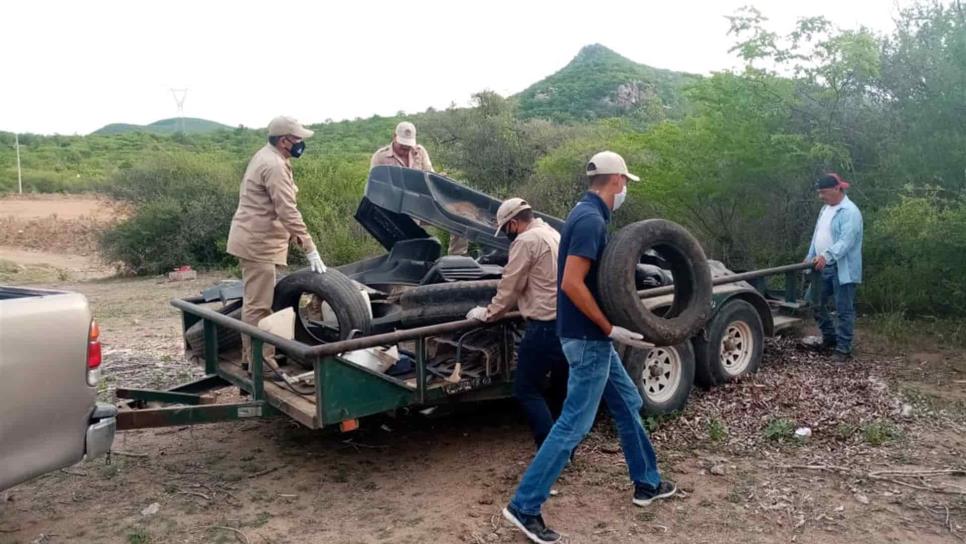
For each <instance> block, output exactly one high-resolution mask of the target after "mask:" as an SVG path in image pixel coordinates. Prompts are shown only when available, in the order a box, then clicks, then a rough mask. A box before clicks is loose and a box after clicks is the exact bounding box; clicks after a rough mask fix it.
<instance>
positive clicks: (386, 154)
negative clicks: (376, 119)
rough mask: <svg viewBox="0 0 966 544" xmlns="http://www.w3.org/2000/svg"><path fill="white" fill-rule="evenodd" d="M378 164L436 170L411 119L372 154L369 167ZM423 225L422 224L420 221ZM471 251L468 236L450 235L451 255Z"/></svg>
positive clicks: (397, 127)
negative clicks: (418, 140) (420, 143)
mask: <svg viewBox="0 0 966 544" xmlns="http://www.w3.org/2000/svg"><path fill="white" fill-rule="evenodd" d="M376 166H402V167H405V168H412V169H414V170H422V171H423V172H436V170H433V163H432V161H430V160H429V152H427V151H426V148H425V147H423V146H421V145H419V144H418V143H416V125H414V124H412V123H410V122H409V121H401V122H400V123H399V124H398V125H396V130H394V131H393V134H392V142H390V143H389V145H387V146H385V147H380V148H379V149H378V150H376V152H375V153H373V154H372V159H370V160H369V168H375V167H376ZM420 225H421V226H422V224H421V223H420ZM468 251H469V241H467V240H466V238H462V237H460V236H456V235H455V234H451V235H450V237H449V251H448V253H449V254H450V255H466V253H467V252H468Z"/></svg>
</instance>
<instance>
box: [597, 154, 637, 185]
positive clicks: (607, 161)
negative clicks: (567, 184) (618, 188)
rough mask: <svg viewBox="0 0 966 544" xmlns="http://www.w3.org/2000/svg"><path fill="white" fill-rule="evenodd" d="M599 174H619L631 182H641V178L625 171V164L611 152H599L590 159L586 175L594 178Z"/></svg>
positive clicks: (622, 158) (622, 159) (621, 158)
mask: <svg viewBox="0 0 966 544" xmlns="http://www.w3.org/2000/svg"><path fill="white" fill-rule="evenodd" d="M599 174H621V175H623V176H627V179H629V180H631V181H641V178H639V177H637V176H635V175H634V174H631V173H630V172H628V171H627V163H625V162H624V157H621V156H620V155H618V154H617V153H614V152H613V151H601V152H600V153H598V154H596V155H594V156H593V157H591V158H590V161H589V162H588V163H587V175H588V176H596V175H599Z"/></svg>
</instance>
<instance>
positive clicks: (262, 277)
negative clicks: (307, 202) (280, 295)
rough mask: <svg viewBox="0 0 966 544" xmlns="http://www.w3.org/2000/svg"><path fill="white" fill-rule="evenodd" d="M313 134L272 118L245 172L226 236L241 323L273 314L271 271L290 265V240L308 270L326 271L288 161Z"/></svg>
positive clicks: (246, 352)
mask: <svg viewBox="0 0 966 544" xmlns="http://www.w3.org/2000/svg"><path fill="white" fill-rule="evenodd" d="M312 134H313V132H312V131H311V130H309V129H307V128H305V127H303V126H302V125H301V124H299V122H298V121H296V120H295V119H293V118H291V117H284V116H283V117H276V118H275V119H272V122H271V123H269V124H268V143H267V144H266V145H265V146H264V147H262V148H261V149H260V150H258V152H257V153H255V156H254V157H252V160H251V161H249V163H248V168H246V169H245V175H244V176H243V177H242V182H241V187H240V189H239V194H238V209H237V210H235V215H234V217H233V218H232V220H231V230H230V231H229V233H228V253H229V254H231V255H234V256H235V257H238V263H239V265H240V266H241V273H242V283H243V284H244V289H245V290H244V298H243V306H242V321H244V322H245V323H248V324H249V325H253V326H258V322H259V321H261V320H262V319H264V318H266V317H268V316H269V315H271V314H272V299H273V297H274V294H275V271H276V270H275V269H276V267H282V266H285V265H286V263H287V261H288V247H289V243H290V241H294V242H295V243H296V245H298V246H299V247H300V248H301V249H302V251H304V252H305V256H306V258H307V259H308V261H309V267H310V268H311V269H312V270H313V271H315V272H318V273H324V272H325V264H324V263H323V262H322V258H321V257H320V256H319V252H318V250H317V249H316V248H315V243H314V242H313V241H312V236H311V235H310V234H309V231H308V228H306V226H305V222H304V221H303V220H302V214H301V213H299V210H298V208H297V207H296V205H295V195H296V193H298V187H296V186H295V180H294V178H293V177H292V163H291V159H292V158H296V159H297V158H299V157H301V156H302V153H303V152H304V151H305V138H308V137H310V136H312ZM242 352H243V360H244V362H245V363H250V362H251V338H249V337H248V336H244V335H243V336H242ZM263 354H264V356H265V360H266V361H267V362H268V363H269V365H272V366H274V365H273V363H274V357H275V347H274V346H271V345H268V344H265V346H264V350H263Z"/></svg>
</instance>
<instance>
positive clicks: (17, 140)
mask: <svg viewBox="0 0 966 544" xmlns="http://www.w3.org/2000/svg"><path fill="white" fill-rule="evenodd" d="M13 141H14V147H16V148H17V192H18V193H19V194H23V176H22V175H21V174H20V134H18V133H16V132H14V133H13Z"/></svg>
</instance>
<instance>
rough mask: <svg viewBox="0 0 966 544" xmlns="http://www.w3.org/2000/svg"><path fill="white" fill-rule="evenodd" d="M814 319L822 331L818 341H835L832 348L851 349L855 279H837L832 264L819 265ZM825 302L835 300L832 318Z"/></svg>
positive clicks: (833, 301)
mask: <svg viewBox="0 0 966 544" xmlns="http://www.w3.org/2000/svg"><path fill="white" fill-rule="evenodd" d="M819 282H820V285H819V287H820V290H819V299H818V308H816V309H815V321H816V322H818V328H819V329H821V331H822V342H824V343H826V344H835V350H836V351H840V352H842V353H852V338H853V336H854V335H855V288H856V286H857V284H855V283H839V275H838V270H837V269H836V267H835V265H830V266H826V267H825V268H823V269H822V274H821V279H820V280H819ZM829 302H832V303H834V304H835V318H834V319H833V318H832V316H831V315H830V314H829V311H828V306H829Z"/></svg>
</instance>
